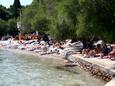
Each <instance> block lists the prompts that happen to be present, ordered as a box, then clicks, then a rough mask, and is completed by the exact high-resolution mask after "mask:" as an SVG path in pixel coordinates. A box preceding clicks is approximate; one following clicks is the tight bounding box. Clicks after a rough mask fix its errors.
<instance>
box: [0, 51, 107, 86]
mask: <svg viewBox="0 0 115 86" xmlns="http://www.w3.org/2000/svg"><path fill="white" fill-rule="evenodd" d="M6 52H7V51H0V59H2V60H1V62H0V86H86V85H87V86H104V84H105V83H104V82H102V81H100V80H98V79H95V78H93V77H91V76H90V75H88V74H87V73H85V72H84V71H82V70H79V68H78V69H77V70H76V71H77V72H78V73H77V74H75V73H71V72H68V71H64V70H60V69H57V68H55V67H53V64H54V63H55V62H52V60H44V59H38V58H34V57H33V56H29V55H24V54H23V55H21V54H16V53H12V52H7V54H6ZM97 83H98V84H97Z"/></svg>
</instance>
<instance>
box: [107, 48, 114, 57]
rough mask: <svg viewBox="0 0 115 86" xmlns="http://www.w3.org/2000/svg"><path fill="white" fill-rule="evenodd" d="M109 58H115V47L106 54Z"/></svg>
mask: <svg viewBox="0 0 115 86" xmlns="http://www.w3.org/2000/svg"><path fill="white" fill-rule="evenodd" d="M108 58H109V59H115V49H113V50H112V51H111V52H110V53H109V54H108Z"/></svg>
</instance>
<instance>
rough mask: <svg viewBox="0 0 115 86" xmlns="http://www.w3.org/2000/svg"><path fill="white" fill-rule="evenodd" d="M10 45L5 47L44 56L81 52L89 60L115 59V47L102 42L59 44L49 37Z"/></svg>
mask: <svg viewBox="0 0 115 86" xmlns="http://www.w3.org/2000/svg"><path fill="white" fill-rule="evenodd" d="M20 37H21V36H20ZM20 40H21V41H20ZM11 41H12V42H11ZM9 43H10V44H8V45H7V46H5V47H9V48H17V49H24V50H29V51H34V52H37V53H40V54H42V55H43V54H53V53H56V54H60V55H65V56H67V55H70V54H76V53H78V52H79V53H81V54H82V55H83V56H84V57H87V58H90V57H100V58H109V59H115V47H112V46H111V45H108V44H106V43H105V42H104V41H102V40H100V41H97V42H94V41H90V42H88V41H85V42H84V41H76V42H72V40H71V39H68V40H65V41H60V42H59V41H56V40H53V39H48V37H47V36H44V37H42V38H41V39H40V40H28V41H25V40H23V41H22V38H20V39H19V41H14V40H10V41H9Z"/></svg>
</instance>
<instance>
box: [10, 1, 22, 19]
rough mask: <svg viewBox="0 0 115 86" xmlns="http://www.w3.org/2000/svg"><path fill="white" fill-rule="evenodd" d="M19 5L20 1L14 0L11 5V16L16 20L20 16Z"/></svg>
mask: <svg viewBox="0 0 115 86" xmlns="http://www.w3.org/2000/svg"><path fill="white" fill-rule="evenodd" d="M20 9H21V4H20V0H14V3H13V5H12V6H11V11H12V16H13V17H15V18H17V17H18V16H19V14H20Z"/></svg>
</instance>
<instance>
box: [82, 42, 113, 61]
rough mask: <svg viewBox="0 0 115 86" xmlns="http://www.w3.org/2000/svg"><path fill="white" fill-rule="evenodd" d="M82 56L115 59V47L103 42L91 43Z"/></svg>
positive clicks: (85, 47)
mask: <svg viewBox="0 0 115 86" xmlns="http://www.w3.org/2000/svg"><path fill="white" fill-rule="evenodd" d="M82 55H85V57H100V58H102V59H103V58H109V59H115V47H112V46H111V45H110V44H106V43H105V42H104V41H102V40H100V41H98V42H96V43H95V44H94V43H93V42H89V43H87V46H84V49H83V51H82Z"/></svg>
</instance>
